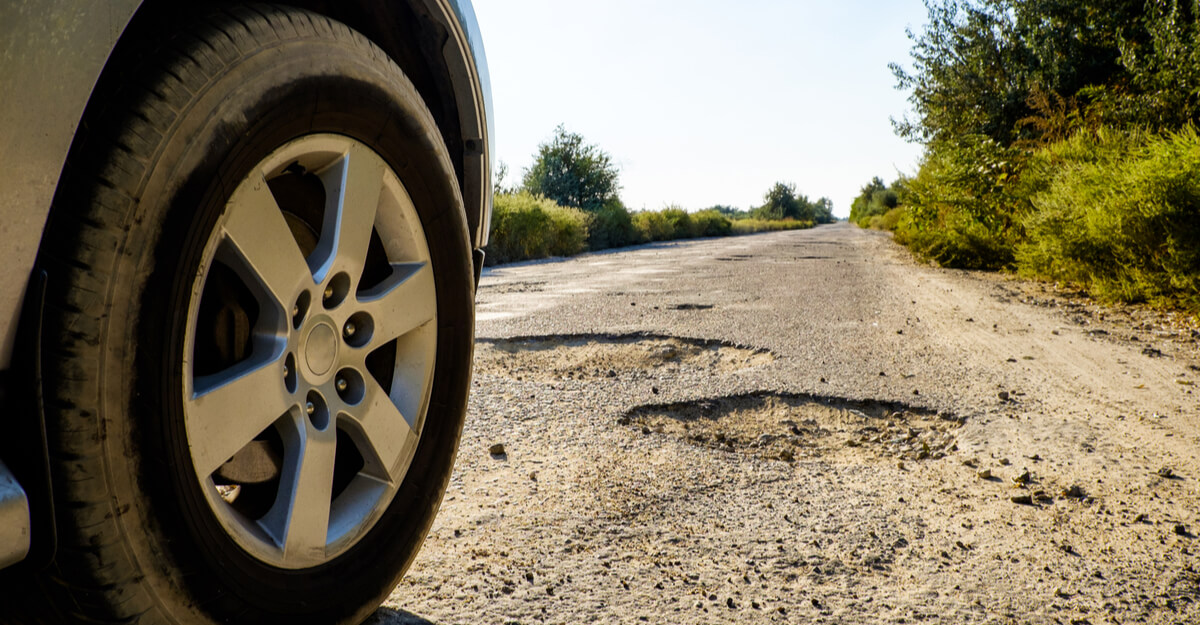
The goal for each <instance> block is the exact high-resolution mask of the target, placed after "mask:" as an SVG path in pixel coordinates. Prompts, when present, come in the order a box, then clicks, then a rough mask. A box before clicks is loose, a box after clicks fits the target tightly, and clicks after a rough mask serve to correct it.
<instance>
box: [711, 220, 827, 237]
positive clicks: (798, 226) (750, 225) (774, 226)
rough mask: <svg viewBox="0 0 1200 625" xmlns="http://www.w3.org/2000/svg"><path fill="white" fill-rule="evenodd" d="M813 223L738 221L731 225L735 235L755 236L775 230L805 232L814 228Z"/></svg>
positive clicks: (797, 221) (796, 221) (795, 221)
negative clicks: (755, 234)
mask: <svg viewBox="0 0 1200 625" xmlns="http://www.w3.org/2000/svg"><path fill="white" fill-rule="evenodd" d="M813 225H814V224H813V222H811V221H799V220H794V219H736V220H734V221H733V223H731V224H730V229H731V231H732V232H733V234H735V235H737V234H754V233H756V232H772V231H775V230H804V229H806V228H812V227H813Z"/></svg>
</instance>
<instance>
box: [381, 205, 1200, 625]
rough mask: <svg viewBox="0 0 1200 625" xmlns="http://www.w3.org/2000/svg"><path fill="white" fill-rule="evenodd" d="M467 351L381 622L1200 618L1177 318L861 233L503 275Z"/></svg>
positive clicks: (1190, 428)
mask: <svg viewBox="0 0 1200 625" xmlns="http://www.w3.org/2000/svg"><path fill="white" fill-rule="evenodd" d="M477 335H478V337H479V340H478V342H477V355H476V370H475V378H474V379H475V383H474V384H475V386H474V389H473V396H472V400H471V412H470V415H469V417H468V423H467V426H466V430H465V432H464V434H463V440H462V446H461V448H460V452H459V457H458V464H457V468H456V471H455V474H454V477H453V478H452V481H451V484H450V487H449V490H448V492H447V496H446V499H445V501H444V503H443V505H442V509H441V512H440V514H439V517H438V519H437V521H436V522H435V524H434V527H433V529H432V531H431V533H430V536H429V539H428V541H427V542H426V544H425V546H424V548H423V550H422V552H421V555H420V556H419V557H418V559H417V561H416V563H415V564H414V565H413V567H412V568H411V569H410V570H409V572H408V575H407V577H406V578H405V579H404V581H403V582H401V584H400V585H399V586H398V587H397V588H396V589H395V591H394V592H393V593H392V596H391V598H390V599H389V601H388V603H387V605H386V606H385V607H384V608H383V609H381V610H380V611H379V612H378V613H377V614H376V615H375V616H374V617H373V618H372V620H371V621H370V622H371V623H374V624H377V625H379V624H382V625H396V624H399V623H438V624H450V623H584V622H606V623H642V622H650V623H718V622H720V623H725V622H739V623H742V622H745V623H795V622H802V623H807V622H814V623H840V622H846V623H913V622H924V621H928V622H954V623H959V622H963V623H1128V622H1148V623H1191V622H1197V621H1200V571H1198V570H1197V566H1198V565H1200V557H1198V556H1197V555H1196V551H1197V549H1200V544H1198V543H1197V540H1196V534H1197V533H1200V506H1198V505H1197V503H1198V500H1200V488H1198V486H1197V485H1198V480H1200V459H1198V458H1197V454H1196V450H1197V449H1198V443H1200V420H1198V417H1200V395H1198V394H1197V393H1200V388H1197V385H1198V384H1200V345H1198V343H1197V340H1198V339H1200V331H1198V330H1197V328H1196V327H1195V326H1194V325H1189V322H1188V321H1187V320H1184V319H1182V318H1179V317H1178V316H1172V315H1169V314H1163V313H1157V312H1154V311H1146V310H1141V309H1136V308H1117V309H1110V308H1104V307H1099V306H1096V305H1094V304H1092V303H1089V302H1088V301H1086V300H1084V299H1080V298H1079V297H1077V296H1075V295H1073V294H1071V293H1064V292H1060V291H1057V290H1055V289H1054V288H1051V287H1046V286H1043V285H1037V284H1032V283H1027V282H1023V281H1019V280H1015V279H1011V278H1007V277H1004V276H996V275H985V274H975V273H969V272H957V271H947V270H942V269H936V268H932V267H929V266H925V265H921V264H919V263H916V262H915V261H913V260H912V259H911V258H910V257H909V255H908V254H907V252H905V251H904V250H902V249H901V248H899V247H898V246H896V245H895V244H894V243H892V241H891V240H890V239H889V238H888V237H887V236H886V235H884V234H882V233H879V232H871V231H862V230H859V229H857V228H853V227H849V226H847V225H844V224H839V225H834V226H825V227H820V228H816V229H814V230H808V231H794V232H783V233H771V234H762V235H754V236H746V237H734V238H726V239H711V240H699V241H691V242H675V243H662V244H654V245H648V246H642V247H639V248H633V249H630V250H622V251H614V252H606V253H596V254H589V255H585V256H582V257H578V258H574V259H567V260H552V261H544V262H534V263H523V264H518V265H509V266H502V267H497V268H493V269H490V270H488V271H486V272H485V277H484V279H483V281H482V283H481V285H480V290H479V296H478V323H477ZM495 445H502V446H503V453H491V452H492V451H498V449H499V448H497V447H494V446H495Z"/></svg>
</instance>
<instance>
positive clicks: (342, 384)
mask: <svg viewBox="0 0 1200 625" xmlns="http://www.w3.org/2000/svg"><path fill="white" fill-rule="evenodd" d="M349 386H350V385H349V384H347V383H346V378H338V381H337V390H338V391H339V392H342V393H344V392H346V389H347V388H349Z"/></svg>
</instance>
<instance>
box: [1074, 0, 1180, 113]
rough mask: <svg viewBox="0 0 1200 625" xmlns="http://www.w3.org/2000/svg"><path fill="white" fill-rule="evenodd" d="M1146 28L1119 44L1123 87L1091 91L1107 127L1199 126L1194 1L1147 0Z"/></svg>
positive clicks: (1117, 86) (1114, 85) (1107, 85)
mask: <svg viewBox="0 0 1200 625" xmlns="http://www.w3.org/2000/svg"><path fill="white" fill-rule="evenodd" d="M1145 6H1146V9H1145V14H1146V17H1145V20H1144V22H1143V24H1144V26H1143V28H1144V30H1143V29H1138V30H1137V31H1135V32H1137V36H1136V37H1131V38H1127V39H1125V40H1122V41H1121V42H1120V46H1119V49H1120V52H1121V59H1120V60H1121V64H1122V66H1123V67H1124V68H1125V70H1126V72H1127V74H1128V80H1127V81H1125V82H1123V83H1116V84H1105V85H1100V86H1098V87H1097V88H1096V89H1095V93H1094V96H1095V99H1096V100H1097V102H1098V105H1097V109H1098V110H1099V112H1100V113H1101V114H1102V116H1103V118H1104V119H1105V120H1106V121H1108V122H1109V123H1116V124H1120V125H1125V126H1130V125H1136V126H1140V127H1144V128H1148V129H1154V130H1167V131H1170V130H1178V129H1180V128H1183V127H1184V126H1186V125H1189V124H1196V123H1200V11H1198V8H1197V5H1196V3H1195V1H1194V0H1149V1H1148V2H1146V3H1145Z"/></svg>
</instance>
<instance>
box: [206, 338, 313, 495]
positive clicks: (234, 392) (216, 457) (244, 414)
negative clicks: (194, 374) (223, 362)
mask: <svg viewBox="0 0 1200 625" xmlns="http://www.w3.org/2000/svg"><path fill="white" fill-rule="evenodd" d="M193 386H194V387H195V389H196V390H194V391H193V392H192V397H191V398H189V399H188V400H187V401H186V402H185V405H184V420H185V425H186V427H187V433H188V442H189V445H190V446H191V451H192V462H193V464H194V465H195V467H196V473H197V475H199V476H200V477H201V478H204V477H208V476H209V475H211V474H212V472H213V471H216V470H217V468H218V467H220V466H221V465H222V464H224V463H225V462H226V461H227V460H229V459H230V458H232V457H233V455H234V454H236V453H237V452H238V451H239V450H240V449H241V448H243V447H245V446H246V445H247V444H248V443H249V442H250V441H251V440H253V439H254V437H255V436H258V435H259V433H261V432H262V431H263V430H265V429H267V428H268V427H270V426H271V424H272V423H274V422H275V421H277V420H278V419H279V418H280V417H282V416H283V415H284V414H285V413H287V411H288V409H289V408H291V406H292V405H293V404H294V403H295V402H294V400H293V399H292V398H291V397H289V396H288V394H287V393H286V391H285V389H284V388H283V360H282V358H279V357H277V358H273V359H271V360H270V361H269V362H267V363H262V362H253V361H247V362H243V363H240V364H238V365H236V366H234V367H231V368H229V369H227V370H225V371H222V372H221V373H217V374H214V375H210V376H204V377H200V378H196V379H195V381H194V383H193Z"/></svg>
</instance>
